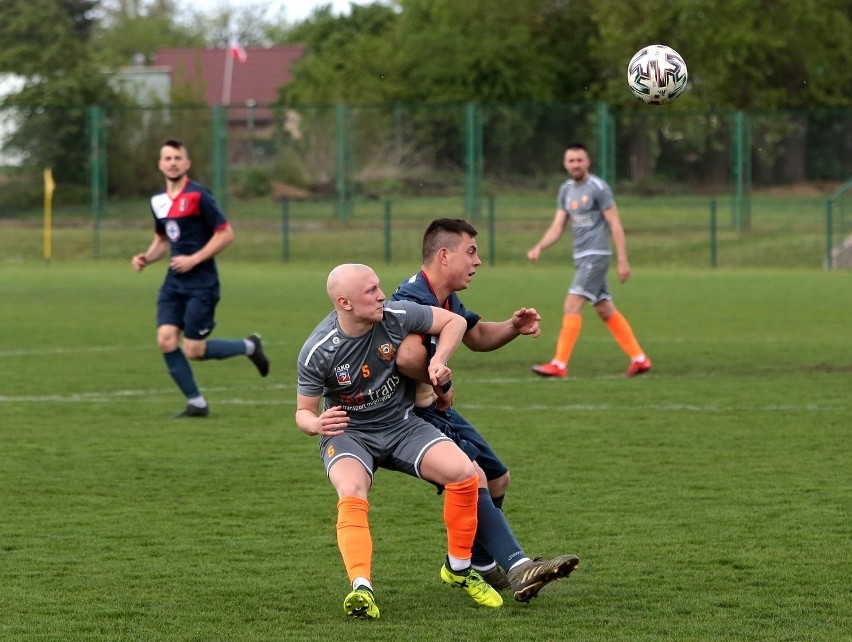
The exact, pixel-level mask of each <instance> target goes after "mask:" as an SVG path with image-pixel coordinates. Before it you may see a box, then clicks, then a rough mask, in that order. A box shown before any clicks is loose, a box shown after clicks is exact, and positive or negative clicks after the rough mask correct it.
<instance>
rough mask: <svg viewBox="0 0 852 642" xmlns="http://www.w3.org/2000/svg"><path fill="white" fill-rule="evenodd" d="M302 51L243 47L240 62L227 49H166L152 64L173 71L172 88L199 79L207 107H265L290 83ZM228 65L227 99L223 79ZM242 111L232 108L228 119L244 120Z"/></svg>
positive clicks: (260, 114)
mask: <svg viewBox="0 0 852 642" xmlns="http://www.w3.org/2000/svg"><path fill="white" fill-rule="evenodd" d="M304 50H305V48H304V47H303V46H301V45H287V46H280V47H268V48H263V47H246V49H245V51H246V55H247V57H246V60H245V62H240V61H239V60H236V59H234V58H232V57H231V53H230V50H229V49H201V48H166V49H160V50H159V51H158V52H157V54H156V55H155V56H154V60H153V61H152V64H153V65H155V66H166V67H170V68H171V69H172V86H179V85H180V84H181V83H182V82H186V80H188V79H192V80H193V81H197V80H198V78H199V76H200V79H201V81H202V82H203V84H204V100H205V102H206V103H207V104H208V105H222V104H224V103H225V102H227V103H229V105H230V106H231V107H237V106H243V105H246V104H247V103H249V102H250V101H254V104H256V105H267V104H269V103H272V102H274V101H275V100H276V99H277V98H278V89H279V88H280V87H283V86H284V85H286V84H287V83H288V82H290V80H291V79H292V74H291V72H290V69H291V67H292V66H293V63H294V62H295V61H296V60H298V59H299V58H300V57H301V56H302V54H303V53H304ZM229 66H230V68H231V78H230V81H231V82H230V96H228V86H227V78H226V72H227V68H228V67H229ZM264 111H266V110H264ZM240 112H243V113H242V114H241V113H240ZM244 112H246V110H245V109H232V110H231V112H230V117H231V120H243V119H244V118H245V113H244ZM267 114H268V112H267ZM264 115H265V114H263V113H261V111H260V110H258V112H256V113H255V117H259V118H262V117H263V116H264ZM267 117H268V116H267Z"/></svg>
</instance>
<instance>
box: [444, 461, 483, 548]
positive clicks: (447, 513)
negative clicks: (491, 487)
mask: <svg viewBox="0 0 852 642" xmlns="http://www.w3.org/2000/svg"><path fill="white" fill-rule="evenodd" d="M478 499H479V480H478V479H477V477H476V475H474V476H473V477H471V478H470V479H466V480H465V481H461V482H456V483H454V484H447V485H446V486H444V523H445V524H446V525H447V550H448V552H449V554H450V555H452V556H453V557H458V558H459V559H462V560H469V559H470V557H471V552H470V549H471V548H472V547H473V538H474V537H475V536H476V502H477V501H478Z"/></svg>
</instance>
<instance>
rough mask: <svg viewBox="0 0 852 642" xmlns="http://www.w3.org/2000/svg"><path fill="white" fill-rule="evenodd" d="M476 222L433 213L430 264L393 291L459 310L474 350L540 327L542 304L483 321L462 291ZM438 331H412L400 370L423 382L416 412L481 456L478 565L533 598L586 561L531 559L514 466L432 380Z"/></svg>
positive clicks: (471, 262)
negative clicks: (509, 492) (511, 509)
mask: <svg viewBox="0 0 852 642" xmlns="http://www.w3.org/2000/svg"><path fill="white" fill-rule="evenodd" d="M475 237H476V229H475V228H474V227H473V226H472V225H470V224H469V223H467V222H466V221H463V220H460V219H450V218H439V219H435V220H434V221H432V222H431V223H430V224H429V226H428V227H427V228H426V231H425V233H424V235H423V247H422V254H423V265H422V266H421V268H420V271H419V272H418V273H417V274H415V275H414V276H412V277H411V278H409V279H408V280H406V281H403V282H402V283H401V284H400V286H399V288H398V289H397V291H396V292H395V293H394V295H393V297H392V298H393V299H394V300H397V301H415V302H417V303H422V304H425V305H433V306H437V307H441V308H444V309H447V310H450V311H451V312H455V313H456V314H458V315H460V316H461V317H462V318H464V319H465V322H466V326H465V327H466V330H465V335H464V339H463V342H464V344H465V345H466V346H467V347H468V348H470V349H471V350H474V351H489V350H496V349H497V348H500V347H502V346H504V345H506V344H507V343H509V342H510V341H513V340H514V339H516V338H517V337H519V336H521V335H527V336H533V337H537V336H538V335H539V332H540V329H539V321H540V320H541V319H540V317H539V315H538V312H536V311H535V309H534V308H520V309H519V310H517V311H516V312H515V313H514V314H513V315H512V316H511V317H510V318H509V319H507V320H505V321H483V320H482V319H481V318H480V316H479V315H478V314H476V313H475V312H471V311H470V310H468V309H467V308H465V306H464V304H463V303H462V302H461V300H460V299H459V296H458V294H457V292H460V291H461V290H465V289H467V287H468V286H469V285H470V281H471V279H472V278H473V276H474V274H475V273H476V269H477V268H478V267H479V265H480V264H481V261H480V259H479V254H478V250H477V245H476V240H475ZM434 339H435V338H434V337H429V336H426V337H421V336H411V337H408V338H407V339H406V340H405V341H404V342H403V345H402V347H401V348H400V351H399V357H398V359H399V361H398V365H399V367H400V370H401V371H402V372H403V373H404V374H406V375H408V376H409V377H410V378H413V379H415V380H417V381H421V382H424V383H420V384H418V386H417V399H416V404H415V406H416V407H415V409H414V412H415V414H417V415H418V416H419V417H422V418H423V419H425V420H426V421H428V422H429V423H431V424H432V425H433V426H435V427H437V428H438V429H439V430H441V432H443V433H444V434H445V435H447V436H449V437H451V438H452V439H453V440H454V441H455V442H456V443H457V444H458V445H459V447H460V448H461V449H462V450H463V451H464V452H465V454H467V455H468V457H470V459H471V460H472V461H473V462H474V464H475V466H476V470H477V475H478V478H479V503H478V505H477V506H478V508H477V516H478V522H477V528H476V542H475V544H474V547H473V567H474V568H475V569H477V570H478V571H480V573H481V574H482V576H483V577H484V578H485V580H486V581H487V582H488V583H489V584H491V586H493V587H494V588H497V589H500V590H502V589H506V588H508V589H511V592H512V594H513V597H514V598H515V599H516V600H517V601H519V602H528V601H530V600H531V599H532V598H534V597H535V596H536V595H537V594H538V592H539V591H540V590H541V589H542V588H543V587H544V586H545V585H546V584H548V583H550V582H552V581H553V580H556V579H559V578H561V577H565V576H567V575H569V574H570V573H571V571H573V570H574V568H575V567H576V566H577V564H578V563H579V559H578V558H577V556H576V555H560V556H559V557H557V558H555V559H553V560H542V559H539V558H536V559H534V560H533V559H530V558H529V557H528V556H527V555H526V553H524V550H523V548H521V545H520V544H519V543H518V540H517V538H516V537H515V534H514V533H513V532H512V529H511V527H510V526H509V523H508V521H507V520H506V516H505V515H504V514H503V511H502V505H503V499H504V496H505V494H506V489H507V488H508V486H509V469H508V468H507V467H506V465H505V464H504V463H503V462H502V461H501V460H500V458H499V457H498V456H497V454H496V453H495V452H494V450H493V449H492V448H491V446H490V445H489V444H488V441H487V440H486V439H485V438H484V437H483V436H482V435H481V434H480V433H479V431H477V430H476V428H474V427H473V426H472V425H471V424H470V423H468V421H467V420H466V419H465V418H464V417H462V415H461V414H459V413H458V412H456V411H455V410H454V409H453V408H451V407H448V403H449V401H450V399H449V397H450V396H451V394H452V389H451V388H450V389H448V390H447V391H446V395H440V396H442V397H447V398H445V399H441V400H439V398H438V397H439V394H438V393H436V391H435V390H434V388H433V387H432V386H431V385H429V384H426V383H425V381H428V379H426V373H425V371H424V370H425V365H426V363H427V362H428V356H427V355H428V354H431V352H433V351H434V350H435V349H436V344H435V341H434Z"/></svg>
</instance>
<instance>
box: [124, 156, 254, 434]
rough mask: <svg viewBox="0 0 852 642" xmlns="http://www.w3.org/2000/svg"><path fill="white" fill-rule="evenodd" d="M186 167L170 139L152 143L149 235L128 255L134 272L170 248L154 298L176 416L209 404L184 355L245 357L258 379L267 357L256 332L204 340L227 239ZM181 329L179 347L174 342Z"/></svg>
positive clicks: (203, 411)
mask: <svg viewBox="0 0 852 642" xmlns="http://www.w3.org/2000/svg"><path fill="white" fill-rule="evenodd" d="M191 166H192V162H191V161H190V158H189V153H188V152H187V150H186V147H184V146H183V144H182V143H181V142H180V141H178V140H174V139H169V140H167V141H165V142H164V143H163V145H162V147H161V148H160V160H159V169H160V172H161V173H162V174H163V176H164V177H165V179H166V187H165V190H164V191H163V192H160V193H158V194H156V195H154V196H153V197H152V198H151V213H152V214H153V216H154V240H153V241H152V242H151V245H150V246H148V249H147V250H145V251H144V252H141V253H139V254H136V255H135V256H134V257H133V259H132V265H133V269H134V270H136V271H137V272H141V271H142V270H144V269H145V268H146V267H147V266H148V265H150V264H151V263H153V262H154V261H157V260H159V259H161V258H162V257H163V256H165V255H166V253H167V252H170V258H169V269H168V271H167V272H166V278H165V280H164V281H163V284H162V286H161V287H160V293H159V296H158V298H157V345H158V346H159V348H160V351H161V352H162V353H163V358H164V359H165V361H166V368H167V369H168V371H169V374H170V375H171V377H172V379H174V382H175V383H176V384H177V386H178V388H180V389H181V391H182V392H183V394H184V395H186V398H187V406H186V408H185V409H184V410H183V412H181V413H180V414H178V415H177V417H207V416H208V415H209V414H210V408H209V407H208V405H207V400H206V399H205V398H204V395H202V394H201V391H200V390H199V388H198V384H197V383H196V382H195V377H194V376H193V374H192V367H191V366H190V364H189V361H188V359H193V360H199V361H202V360H207V359H229V358H231V357H236V356H237V355H246V356H247V357H248V358H249V359H250V360H251V362H252V363H253V364H254V365H255V367H256V368H257V369H258V371H259V372H260V375H261V376H262V377H265V376H266V375H267V374H269V360H268V359H267V358H266V355H265V354H264V352H263V346H262V345H261V341H260V337H259V336H257V335H256V334H252V335H249V336H248V337H246V338H245V339H236V340H230V339H208V337H209V336H210V333H211V332H212V331H213V328H214V327H215V325H216V322H215V320H214V314H215V311H216V304H217V303H218V302H219V274H218V271H217V269H216V261H215V259H214V257H215V256H216V255H218V254H219V253H220V252H221V251H222V250H224V249H225V248H226V247H228V246H229V245H230V244H231V242H232V241H233V240H234V231H233V229H232V228H231V225H230V223H229V222H228V220H227V218H225V215H224V214H223V213H222V210H221V209H220V208H219V206H218V204H217V203H216V201H215V200H214V198H213V195H212V194H211V193H210V191H209V190H208V189H207V188H206V187H204V186H203V185H201V184H199V183H196V182H195V181H192V180H190V178H189V175H188V172H189V168H190V167H191ZM181 333H183V346H182V347H181V345H180V338H181Z"/></svg>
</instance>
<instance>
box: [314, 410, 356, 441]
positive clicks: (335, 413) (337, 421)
mask: <svg viewBox="0 0 852 642" xmlns="http://www.w3.org/2000/svg"><path fill="white" fill-rule="evenodd" d="M317 419H319V428H318V430H317V434H318V435H323V436H328V437H333V436H334V435H339V434H341V433H342V432H343V431H344V430H345V429H346V427H347V426H349V415H347V414H346V411H345V410H343V409H342V408H341V407H340V406H332V407H331V408H329V409H328V410H324V411H323V413H322V414H321V415H320V416H319V417H317Z"/></svg>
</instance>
